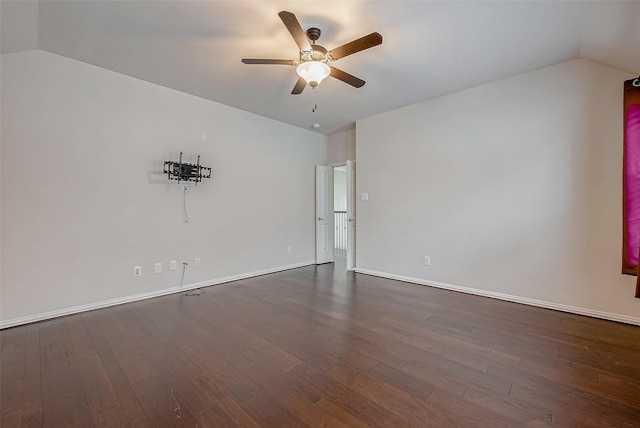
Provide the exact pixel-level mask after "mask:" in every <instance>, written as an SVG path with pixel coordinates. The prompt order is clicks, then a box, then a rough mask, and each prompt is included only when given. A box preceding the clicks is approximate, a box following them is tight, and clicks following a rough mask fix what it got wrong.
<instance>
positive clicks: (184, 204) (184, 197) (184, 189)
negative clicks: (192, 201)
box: [182, 184, 189, 223]
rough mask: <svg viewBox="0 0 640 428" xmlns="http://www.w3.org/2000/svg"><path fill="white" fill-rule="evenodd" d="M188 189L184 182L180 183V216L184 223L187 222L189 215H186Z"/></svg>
mask: <svg viewBox="0 0 640 428" xmlns="http://www.w3.org/2000/svg"><path fill="white" fill-rule="evenodd" d="M188 190H189V186H187V185H186V184H183V185H182V218H183V220H184V222H185V223H189V216H188V215H187V191H188Z"/></svg>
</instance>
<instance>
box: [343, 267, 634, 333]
mask: <svg viewBox="0 0 640 428" xmlns="http://www.w3.org/2000/svg"><path fill="white" fill-rule="evenodd" d="M355 272H356V273H361V274H365V275H372V276H379V277H381V278H387V279H395V280H398V281H403V282H409V283H412V284H419V285H426V286H429V287H436V288H442V289H444V290H451V291H459V292H461V293H467V294H475V295H476V296H483V297H491V298H493V299H499V300H506V301H508V302H514V303H522V304H525V305H530V306H538V307H540V308H546V309H553V310H556V311H562V312H568V313H571V314H578V315H586V316H589V317H593V318H601V319H605V320H609V321H617V322H621V323H625V324H633V325H640V318H636V317H630V316H626V315H619V314H613V313H610V312H601V311H596V310H593V309H586V308H579V307H577V306H569V305H562V304H559V303H553V302H546V301H544V300H536V299H529V298H527V297H520V296H513V295H511V294H504V293H496V292H493V291H487V290H479V289H477V288H470V287H463V286H460V285H453V284H447V283H444V282H437V281H429V280H426V279H420V278H412V277H408V276H402V275H395V274H392V273H386V272H378V271H375V270H370V269H362V268H356V269H355Z"/></svg>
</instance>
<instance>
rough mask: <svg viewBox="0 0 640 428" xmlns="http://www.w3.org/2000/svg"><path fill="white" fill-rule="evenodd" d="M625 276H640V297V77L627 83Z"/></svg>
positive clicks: (639, 293) (639, 291)
mask: <svg viewBox="0 0 640 428" xmlns="http://www.w3.org/2000/svg"><path fill="white" fill-rule="evenodd" d="M623 162H624V164H623V210H622V212H623V244H622V273H625V274H629V275H636V276H637V277H638V280H637V283H636V297H639V298H640V275H639V273H640V272H639V269H640V267H639V263H638V261H639V259H640V77H639V78H637V79H631V80H627V81H626V82H624V161H623Z"/></svg>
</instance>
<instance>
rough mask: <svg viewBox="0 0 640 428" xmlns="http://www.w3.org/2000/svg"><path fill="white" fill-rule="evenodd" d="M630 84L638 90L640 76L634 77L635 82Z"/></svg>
mask: <svg viewBox="0 0 640 428" xmlns="http://www.w3.org/2000/svg"><path fill="white" fill-rule="evenodd" d="M631 84H632V85H633V86H635V87H636V88H640V76H638V77H636V78H635V80H634V81H633V82H631Z"/></svg>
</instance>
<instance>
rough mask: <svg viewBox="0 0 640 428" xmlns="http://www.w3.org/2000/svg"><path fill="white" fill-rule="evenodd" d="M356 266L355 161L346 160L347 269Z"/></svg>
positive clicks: (352, 268)
mask: <svg viewBox="0 0 640 428" xmlns="http://www.w3.org/2000/svg"><path fill="white" fill-rule="evenodd" d="M355 267H356V162H355V161H347V270H354V269H355Z"/></svg>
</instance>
